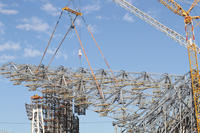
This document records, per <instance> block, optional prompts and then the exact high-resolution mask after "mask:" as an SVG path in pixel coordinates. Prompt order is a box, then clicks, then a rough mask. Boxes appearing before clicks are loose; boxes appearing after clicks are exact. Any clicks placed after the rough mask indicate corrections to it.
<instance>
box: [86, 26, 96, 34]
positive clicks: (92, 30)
mask: <svg viewBox="0 0 200 133" xmlns="http://www.w3.org/2000/svg"><path fill="white" fill-rule="evenodd" d="M88 28H89V29H90V31H91V32H92V33H96V32H97V26H96V25H91V24H89V25H88Z"/></svg>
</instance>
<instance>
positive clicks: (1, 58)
mask: <svg viewBox="0 0 200 133" xmlns="http://www.w3.org/2000/svg"><path fill="white" fill-rule="evenodd" d="M14 59H15V57H14V56H10V55H1V56H0V62H1V63H4V62H9V61H11V60H14Z"/></svg>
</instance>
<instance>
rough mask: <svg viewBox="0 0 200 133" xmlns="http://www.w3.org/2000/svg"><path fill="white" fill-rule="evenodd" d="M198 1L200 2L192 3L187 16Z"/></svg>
mask: <svg viewBox="0 0 200 133" xmlns="http://www.w3.org/2000/svg"><path fill="white" fill-rule="evenodd" d="M199 1H200V0H194V2H193V3H192V5H191V7H190V9H189V10H188V11H187V13H188V14H189V13H190V12H191V11H192V9H193V8H194V7H195V6H196V5H197V4H198V2H199Z"/></svg>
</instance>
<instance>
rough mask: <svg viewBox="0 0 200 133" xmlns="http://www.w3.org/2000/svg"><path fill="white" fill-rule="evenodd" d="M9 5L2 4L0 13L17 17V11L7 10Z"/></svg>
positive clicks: (0, 4)
mask: <svg viewBox="0 0 200 133" xmlns="http://www.w3.org/2000/svg"><path fill="white" fill-rule="evenodd" d="M6 7H7V5H6V4H3V3H1V2H0V13H1V14H5V15H15V14H17V13H18V11H17V10H13V9H6Z"/></svg>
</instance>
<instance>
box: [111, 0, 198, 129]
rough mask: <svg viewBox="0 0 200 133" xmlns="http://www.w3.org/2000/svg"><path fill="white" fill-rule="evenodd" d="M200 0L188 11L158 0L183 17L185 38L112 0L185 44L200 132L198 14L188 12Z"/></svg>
mask: <svg viewBox="0 0 200 133" xmlns="http://www.w3.org/2000/svg"><path fill="white" fill-rule="evenodd" d="M199 1H200V0H194V2H193V4H192V5H191V7H190V8H189V10H188V11H185V10H184V9H183V8H182V7H181V6H180V5H179V4H178V3H176V2H175V1H174V0H159V2H160V3H162V4H163V5H164V6H166V7H167V8H168V9H170V10H171V11H173V12H174V13H175V14H178V15H180V16H183V17H184V22H185V30H186V39H185V37H183V36H182V35H180V34H179V33H177V32H176V31H174V30H172V29H170V28H168V27H166V26H165V25H163V24H161V23H160V22H158V21H157V20H156V19H154V18H152V17H151V16H149V15H148V14H146V13H144V12H142V11H141V10H139V9H138V8H136V7H135V6H133V5H132V4H130V3H129V2H127V1H125V0H114V2H115V3H117V4H118V5H120V6H121V7H123V8H125V9H126V10H128V11H129V12H131V13H132V14H135V15H136V16H138V17H139V18H140V19H142V20H144V21H145V22H147V23H149V24H151V25H152V26H154V27H155V28H156V29H158V30H160V31H162V32H164V33H165V34H166V35H168V36H169V37H170V38H172V39H173V40H175V41H176V42H178V43H179V44H180V45H183V46H185V47H186V48H187V49H188V56H189V64H190V74H191V81H192V89H193V98H194V106H195V116H196V122H197V130H198V133H199V132H200V105H199V103H200V86H199V83H200V78H199V68H198V60H197V52H198V50H199V48H198V46H197V45H196V44H195V37H194V27H193V22H192V20H193V19H200V16H190V12H191V11H192V9H193V8H194V7H195V6H196V5H197V4H198V2H199Z"/></svg>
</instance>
